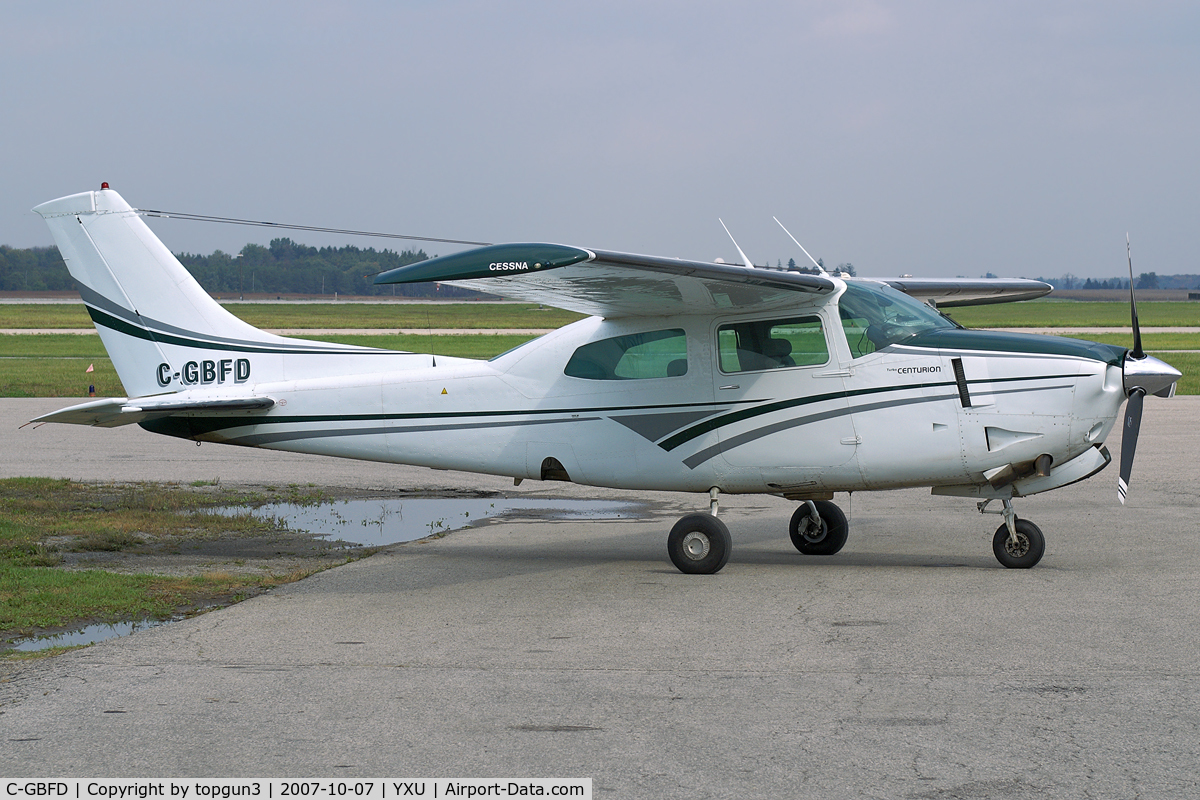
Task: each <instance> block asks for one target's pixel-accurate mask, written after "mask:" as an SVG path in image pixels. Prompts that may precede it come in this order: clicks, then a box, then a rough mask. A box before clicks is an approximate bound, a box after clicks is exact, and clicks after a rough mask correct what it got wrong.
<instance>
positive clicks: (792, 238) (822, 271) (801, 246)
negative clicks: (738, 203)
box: [771, 217, 829, 277]
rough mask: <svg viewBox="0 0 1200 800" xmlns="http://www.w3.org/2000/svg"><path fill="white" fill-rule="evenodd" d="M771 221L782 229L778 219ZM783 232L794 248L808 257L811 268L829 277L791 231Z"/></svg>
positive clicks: (785, 229) (784, 230) (774, 218)
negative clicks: (811, 264)
mask: <svg viewBox="0 0 1200 800" xmlns="http://www.w3.org/2000/svg"><path fill="white" fill-rule="evenodd" d="M771 219H773V220H775V224H776V225H778V226H779V227H781V228H783V223H782V222H780V221H779V217H771ZM783 232H784V233H786V234H787V235H788V237H789V238H790V239H791V240H792V241H793V242H795V243H796V247H799V248H800V250H801V251H802V252H803V253H804V255H806V256H808V260H809V261H811V262H812V263H813V266H814V267H816V268H817V269H818V270H819V271H820V272H821V274H822V275H824V276H826V277H829V273H828V272H826V271H825V268H824V267H822V266H821V265H820V264H818V263H817V260H816V259H815V258H813V257H812V256H811V255H809V252H808V251H807V250H805V249H804V245H802V244H800V240H799V239H797V238H796V237H795V236H792V232H791V231H789V230H788V229H787V228H783Z"/></svg>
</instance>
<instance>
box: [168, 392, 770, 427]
mask: <svg viewBox="0 0 1200 800" xmlns="http://www.w3.org/2000/svg"><path fill="white" fill-rule="evenodd" d="M736 402H739V403H757V402H759V401H758V400H741V401H736ZM713 405H718V404H716V403H667V404H663V405H653V406H644V405H643V406H637V405H635V406H598V407H594V408H554V409H516V410H511V411H442V412H434V413H412V414H305V415H292V416H279V415H274V414H272V415H270V416H262V415H256V416H244V417H208V418H205V417H194V418H190V419H189V422H190V423H191V424H192V426H193V428H194V429H195V432H196V433H197V434H201V433H214V432H216V431H221V430H226V429H229V428H244V427H246V426H250V425H299V424H304V423H313V422H399V421H403V420H439V419H466V418H474V417H513V416H534V415H545V414H603V413H609V412H613V411H655V410H662V409H668V408H698V407H702V406H713ZM720 405H722V406H730V405H733V403H721V404H720ZM719 410H720V409H714V410H713V413H717V412H718V411H719Z"/></svg>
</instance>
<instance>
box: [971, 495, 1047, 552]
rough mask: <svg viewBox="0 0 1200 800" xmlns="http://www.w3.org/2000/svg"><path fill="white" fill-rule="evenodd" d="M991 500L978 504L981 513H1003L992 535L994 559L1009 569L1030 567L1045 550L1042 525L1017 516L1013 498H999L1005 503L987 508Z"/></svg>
mask: <svg viewBox="0 0 1200 800" xmlns="http://www.w3.org/2000/svg"><path fill="white" fill-rule="evenodd" d="M991 502H992V501H991V500H984V501H983V502H981V503H980V504H979V513H981V514H1003V515H1004V524H1003V525H1001V526H1000V527H999V528H997V529H996V535H995V536H993V537H992V552H993V553H995V554H996V560H997V561H999V562H1000V563H1001V564H1003V565H1004V566H1006V567H1008V568H1009V569H1029V568H1031V567H1033V566H1034V565H1035V564H1037V563H1038V562H1039V561H1041V560H1042V556H1043V555H1044V554H1045V552H1046V537H1045V536H1044V535H1043V534H1042V529H1041V528H1039V527H1038V526H1037V525H1034V524H1033V523H1032V522H1030V521H1029V520H1027V519H1018V518H1017V512H1016V511H1014V510H1013V507H1012V500H1009V499H1004V500H1001V501H1000V502H1002V503H1003V504H1004V507H1003V508H1002V509H1001V510H999V511H989V510H988V508H987V507H988V504H989V503H991Z"/></svg>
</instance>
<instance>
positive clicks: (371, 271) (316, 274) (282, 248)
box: [0, 238, 479, 297]
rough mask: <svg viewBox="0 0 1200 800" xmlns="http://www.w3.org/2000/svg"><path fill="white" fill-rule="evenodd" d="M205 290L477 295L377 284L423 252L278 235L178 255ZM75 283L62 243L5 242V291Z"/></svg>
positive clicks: (0, 269) (0, 248)
mask: <svg viewBox="0 0 1200 800" xmlns="http://www.w3.org/2000/svg"><path fill="white" fill-rule="evenodd" d="M175 256H176V258H178V259H179V261H180V262H181V263H182V264H183V265H184V266H185V267H187V269H188V271H189V272H191V273H192V275H193V276H194V277H195V278H196V280H197V281H199V283H200V285H201V286H203V287H204V289H205V291H207V292H209V293H210V294H214V295H219V296H223V297H228V296H235V295H242V294H263V293H267V294H313V295H317V294H327V295H332V294H334V293H335V292H336V293H338V294H343V295H346V294H354V295H388V296H391V295H395V296H397V297H478V296H479V295H478V293H476V292H472V291H470V290H467V289H460V288H458V287H454V286H447V285H441V286H438V285H435V284H428V283H418V284H403V285H396V286H392V285H386V286H376V285H375V284H374V283H372V281H373V280H374V276H375V274H376V273H379V272H383V271H385V270H390V269H395V268H397V267H403V266H407V265H409V264H415V263H416V262H418V261H424V260H425V259H427V258H429V256H428V255H426V253H425V251H424V250H417V251H412V250H404V251H402V252H399V253H397V252H395V251H393V250H375V249H374V248H369V247H368V248H361V247H355V246H353V245H347V246H345V247H321V248H317V247H308V246H307V245H302V244H298V243H296V242H293V241H292V240H291V239H286V238H285V239H273V240H272V241H271V244H270V246H269V247H263V246H262V245H258V244H248V245H246V246H245V247H243V248H242V250H241V252H240V253H238V254H236V255H229V254H228V253H224V252H222V251H220V250H216V251H214V252H213V253H212V254H211V255H207V256H204V255H198V254H193V253H176V254H175ZM74 288H75V282H74V280H72V279H71V275H70V273H68V272H67V267H66V264H64V263H63V260H62V256H60V255H59V253H58V248H57V247H30V248H24V249H19V248H14V247H8V246H7V245H0V291H17V292H20V291H29V292H39V291H63V290H73V289H74Z"/></svg>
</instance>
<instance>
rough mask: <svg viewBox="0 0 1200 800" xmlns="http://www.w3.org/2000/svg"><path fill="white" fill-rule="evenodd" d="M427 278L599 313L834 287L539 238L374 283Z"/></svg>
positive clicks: (793, 296)
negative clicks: (544, 240)
mask: <svg viewBox="0 0 1200 800" xmlns="http://www.w3.org/2000/svg"><path fill="white" fill-rule="evenodd" d="M426 281H441V282H447V283H451V284H452V285H454V286H465V287H467V288H469V289H476V290H478V291H481V292H488V293H490V294H498V295H502V296H504V297H511V298H513V299H515V300H528V301H531V302H536V303H545V304H547V305H552V306H555V307H557V308H565V309H567V310H568V311H578V312H580V313H583V314H593V315H597V316H602V317H627V316H669V315H674V314H694V313H705V312H713V311H719V310H723V309H737V310H743V311H744V310H750V309H755V310H757V309H761V310H768V309H773V308H779V307H786V306H795V305H796V303H797V302H799V301H802V300H803V299H804V298H806V297H813V296H816V295H824V294H829V293H830V292H832V291H833V290H834V288H835V283H834V282H833V281H832V280H830V279H829V278H826V277H823V276H819V275H804V274H801V273H794V272H776V271H774V270H766V269H756V268H754V267H741V266H733V265H730V264H715V263H709V262H704V261H684V260H682V259H675V258H658V257H655V256H641V255H633V254H630V253H614V252H610V251H607V250H585V249H583V248H580V247H570V246H567V245H559V244H539V243H530V244H499V245H490V246H488V247H481V248H478V249H475V250H468V251H466V252H463V253H455V254H454V255H449V256H442V257H441V258H433V259H429V260H428V261H421V262H418V263H416V264H411V265H409V266H407V267H400V268H399V269H394V270H389V271H388V272H384V273H381V274H379V275H377V276H376V277H375V283H422V282H426Z"/></svg>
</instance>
